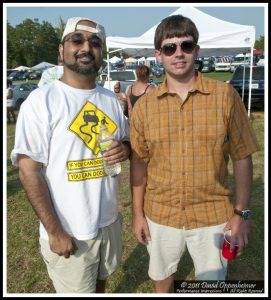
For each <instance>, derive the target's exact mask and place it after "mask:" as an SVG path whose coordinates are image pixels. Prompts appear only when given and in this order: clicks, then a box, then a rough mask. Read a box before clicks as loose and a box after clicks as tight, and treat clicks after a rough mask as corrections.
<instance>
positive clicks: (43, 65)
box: [31, 61, 55, 71]
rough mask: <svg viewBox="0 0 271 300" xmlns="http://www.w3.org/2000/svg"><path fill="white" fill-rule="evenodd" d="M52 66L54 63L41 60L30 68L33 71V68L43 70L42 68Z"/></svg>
mask: <svg viewBox="0 0 271 300" xmlns="http://www.w3.org/2000/svg"><path fill="white" fill-rule="evenodd" d="M54 66H55V65H54V64H51V63H48V62H46V61H43V62H41V63H39V64H37V65H35V66H33V67H32V68H31V70H33V71H35V70H44V69H48V68H52V67H54Z"/></svg>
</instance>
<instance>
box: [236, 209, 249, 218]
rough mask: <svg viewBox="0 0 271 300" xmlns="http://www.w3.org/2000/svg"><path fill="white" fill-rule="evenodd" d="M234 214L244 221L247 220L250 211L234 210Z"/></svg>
mask: <svg viewBox="0 0 271 300" xmlns="http://www.w3.org/2000/svg"><path fill="white" fill-rule="evenodd" d="M234 213H235V214H236V215H239V216H240V217H242V218H243V219H244V220H247V219H248V218H249V217H250V216H251V214H252V213H251V210H250V209H245V210H239V209H236V208H235V209H234Z"/></svg>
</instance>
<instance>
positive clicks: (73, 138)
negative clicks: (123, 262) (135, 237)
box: [11, 17, 130, 293]
mask: <svg viewBox="0 0 271 300" xmlns="http://www.w3.org/2000/svg"><path fill="white" fill-rule="evenodd" d="M104 41H105V31H104V28H103V26H101V25H100V24H98V23H96V22H94V21H91V20H89V19H88V18H80V17H75V18H71V19H69V20H68V21H67V24H66V27H65V30H64V33H63V36H62V41H61V44H60V45H59V54H60V56H61V58H62V60H63V67H64V73H63V76H62V77H61V78H60V79H59V80H55V81H54V82H53V83H51V84H50V85H44V86H42V87H40V88H38V89H36V90H35V91H33V92H32V93H31V94H30V95H29V97H28V99H27V100H26V101H25V102H24V103H23V105H22V106H21V109H20V113H19V117H18V123H17V127H16V136H15V146H14V149H13V151H12V153H11V159H12V162H13V164H14V165H15V166H18V167H19V177H20V180H21V182H22V184H23V187H24V189H25V191H26V193H27V196H28V198H29V200H30V202H31V205H32V207H33V209H34V211H35V213H36V214H37V216H38V218H39V219H40V238H39V241H40V249H41V253H42V256H43V259H44V261H45V263H46V266H47V270H48V274H49V276H50V278H51V279H52V281H53V285H54V287H55V290H56V292H57V293H95V292H97V293H101V292H104V291H105V279H106V278H107V277H108V276H109V275H110V274H112V273H113V272H115V271H116V269H117V268H118V266H119V263H120V257H121V252H122V245H121V232H120V231H121V215H120V214H119V212H118V205H117V197H118V191H119V178H118V176H115V177H109V176H107V175H106V174H105V172H104V168H103V159H105V160H107V161H108V162H109V163H110V164H114V163H116V162H121V161H124V160H126V159H127V158H128V157H129V155H130V144H129V127H128V123H127V121H126V119H125V117H124V115H123V113H122V109H121V107H120V105H119V103H118V99H117V97H116V96H115V94H114V93H112V92H111V91H109V90H106V89H104V88H102V87H100V86H98V85H96V83H95V79H96V75H97V72H98V70H99V68H100V66H101V63H102V47H103V43H104ZM102 123H103V124H106V125H107V127H108V130H109V131H111V132H112V133H113V134H114V138H115V139H114V141H113V143H112V144H111V145H110V146H109V148H107V151H106V153H105V154H104V158H103V157H102V155H101V151H100V149H99V147H98V134H99V131H100V127H101V124H102Z"/></svg>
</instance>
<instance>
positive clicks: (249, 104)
mask: <svg viewBox="0 0 271 300" xmlns="http://www.w3.org/2000/svg"><path fill="white" fill-rule="evenodd" d="M252 66H253V46H251V48H250V74H249V94H248V111H247V112H248V117H249V118H250V108H251V86H252Z"/></svg>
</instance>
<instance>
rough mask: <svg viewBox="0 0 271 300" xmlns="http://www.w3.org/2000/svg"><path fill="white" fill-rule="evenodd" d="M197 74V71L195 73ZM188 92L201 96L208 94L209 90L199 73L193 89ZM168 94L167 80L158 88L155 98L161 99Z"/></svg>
mask: <svg viewBox="0 0 271 300" xmlns="http://www.w3.org/2000/svg"><path fill="white" fill-rule="evenodd" d="M196 72H197V71H196ZM190 92H199V93H201V94H207V95H208V94H210V89H209V88H208V86H207V85H206V83H205V81H204V78H203V76H202V74H201V73H200V72H197V77H196V82H195V87H194V89H192V90H191V91H190ZM167 94H169V91H168V86H167V80H166V79H165V80H164V81H163V83H162V84H161V85H160V86H159V87H158V92H157V96H158V98H162V97H163V96H166V95H167Z"/></svg>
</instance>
